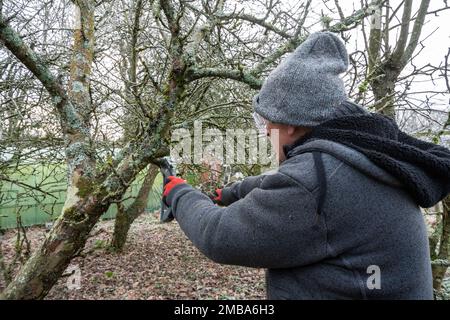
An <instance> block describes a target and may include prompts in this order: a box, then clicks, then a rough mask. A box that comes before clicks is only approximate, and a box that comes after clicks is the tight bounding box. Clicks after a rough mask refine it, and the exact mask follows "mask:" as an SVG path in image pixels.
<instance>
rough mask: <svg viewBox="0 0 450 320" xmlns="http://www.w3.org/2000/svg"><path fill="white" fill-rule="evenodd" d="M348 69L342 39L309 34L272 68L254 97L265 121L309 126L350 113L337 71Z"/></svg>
mask: <svg viewBox="0 0 450 320" xmlns="http://www.w3.org/2000/svg"><path fill="white" fill-rule="evenodd" d="M347 68H348V54H347V50H346V49H345V46H344V44H343V42H342V41H341V40H340V39H339V38H338V37H337V36H336V35H334V34H333V33H331V32H317V33H314V34H312V35H311V36H309V37H308V39H306V40H305V41H304V42H303V43H302V44H301V45H300V46H299V47H298V48H297V49H296V50H295V51H294V52H293V53H291V54H290V55H289V56H288V57H287V58H286V59H285V60H283V62H281V63H280V65H279V66H278V67H277V68H275V69H274V70H273V71H272V72H271V73H270V74H269V76H268V77H267V79H266V80H265V82H264V84H263V86H262V88H261V90H260V92H259V93H258V94H257V95H256V96H255V97H254V99H253V104H254V108H255V111H256V112H257V113H258V114H260V115H261V116H262V117H264V118H265V119H267V120H270V121H272V122H275V123H284V124H290V125H295V126H305V127H312V126H316V125H318V124H320V123H322V122H324V121H327V120H330V119H332V118H335V117H338V116H342V115H344V114H348V113H349V112H351V110H350V109H351V108H350V109H349V108H348V106H347V107H344V106H341V105H345V102H346V100H347V95H346V92H345V89H344V82H343V81H342V79H341V78H340V74H341V73H343V72H345V71H346V70H347Z"/></svg>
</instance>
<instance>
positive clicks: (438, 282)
mask: <svg viewBox="0 0 450 320" xmlns="http://www.w3.org/2000/svg"><path fill="white" fill-rule="evenodd" d="M443 207H444V211H443V213H442V235H441V239H440V246H439V253H438V255H437V259H439V260H449V259H450V250H449V249H450V217H449V210H450V196H448V197H447V198H445V199H444V201H443ZM447 269H448V267H447V266H440V265H433V267H432V270H433V287H434V289H435V290H436V291H440V290H441V287H442V280H443V279H444V276H445V273H446V272H447Z"/></svg>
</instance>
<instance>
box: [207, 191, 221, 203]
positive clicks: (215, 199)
mask: <svg viewBox="0 0 450 320" xmlns="http://www.w3.org/2000/svg"><path fill="white" fill-rule="evenodd" d="M209 198H210V199H211V200H212V201H213V202H214V203H217V204H218V205H221V206H222V205H223V203H222V189H216V191H214V193H213V194H211V195H209Z"/></svg>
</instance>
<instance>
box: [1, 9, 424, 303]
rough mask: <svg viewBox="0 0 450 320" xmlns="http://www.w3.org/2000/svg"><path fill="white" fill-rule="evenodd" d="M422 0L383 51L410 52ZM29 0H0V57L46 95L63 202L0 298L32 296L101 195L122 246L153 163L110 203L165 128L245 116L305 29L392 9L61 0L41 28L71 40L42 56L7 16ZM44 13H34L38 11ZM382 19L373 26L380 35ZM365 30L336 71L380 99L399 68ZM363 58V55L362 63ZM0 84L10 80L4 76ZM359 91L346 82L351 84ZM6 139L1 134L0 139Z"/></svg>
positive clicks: (75, 241)
mask: <svg viewBox="0 0 450 320" xmlns="http://www.w3.org/2000/svg"><path fill="white" fill-rule="evenodd" d="M422 2H423V4H422V6H423V7H424V8H425V11H421V12H422V13H421V15H417V17H416V18H414V19H412V15H411V14H410V18H411V19H409V18H408V19H406V20H405V23H404V24H401V25H399V26H398V27H399V28H400V29H402V26H403V25H405V24H406V21H408V23H409V20H412V21H414V22H411V23H413V24H414V26H416V24H417V27H414V29H413V33H412V35H409V33H408V34H407V35H406V43H405V44H402V43H403V40H401V39H404V37H403V38H399V39H400V40H401V42H400V43H398V45H397V46H396V48H399V49H395V51H394V52H396V53H398V54H396V56H401V57H402V58H401V59H400V60H399V61H400V62H401V63H405V61H406V63H408V61H410V60H411V59H412V58H413V57H414V53H413V52H414V51H415V50H414V49H415V47H416V46H417V42H418V40H419V39H420V23H419V22H420V21H422V24H423V18H421V17H422V14H423V12H425V14H426V13H427V12H428V11H427V8H428V4H427V2H428V3H429V1H422ZM31 3H32V4H34V5H35V6H36V8H38V9H37V10H38V11H40V10H41V9H42V8H45V6H43V5H42V3H41V2H38V1H35V2H33V1H31ZM408 3H409V2H408V1H405V2H404V3H402V4H401V5H400V6H405V7H406V6H407V4H408ZM46 4H52V5H56V4H59V5H61V4H63V7H67V5H68V4H69V3H68V2H67V1H63V0H60V1H57V0H54V1H48V2H46ZM64 4H66V6H64ZM324 4H325V5H329V1H324ZM422 6H421V8H422ZM31 7H32V6H31V4H30V1H23V2H22V1H1V2H0V8H1V11H0V13H1V14H0V40H1V42H2V43H3V44H4V46H5V48H7V49H8V50H2V51H1V54H5V53H8V52H10V53H11V55H10V54H8V55H7V57H6V59H7V60H8V61H9V62H8V64H6V63H5V64H2V65H0V67H2V68H3V65H12V64H14V65H15V66H16V68H19V70H21V73H23V74H24V76H26V77H28V79H27V81H25V83H27V84H29V83H30V82H31V80H33V79H38V80H39V84H36V83H35V87H36V88H40V89H41V91H42V101H44V102H45V101H47V104H46V106H48V107H49V108H52V109H51V110H42V111H41V110H40V113H41V114H43V115H45V117H47V120H48V122H49V123H48V125H45V126H44V128H45V129H44V131H47V132H49V133H51V136H52V137H53V136H54V137H55V139H57V140H55V141H59V144H58V145H59V146H61V148H63V149H64V151H65V161H66V164H67V168H68V189H67V198H66V202H65V205H64V209H63V210H62V212H61V215H60V217H59V218H58V220H57V221H56V222H55V224H54V226H53V228H52V230H51V231H50V232H49V234H48V236H47V239H46V240H45V241H44V242H43V243H42V245H41V246H40V247H39V248H37V249H36V251H35V252H34V253H33V254H32V256H31V257H30V259H29V260H28V261H27V262H26V263H25V265H24V266H23V267H22V269H21V270H20V271H19V272H18V274H17V276H16V277H15V278H14V279H12V281H11V283H10V284H9V286H8V287H7V288H6V289H5V291H4V292H3V296H2V297H3V298H7V299H30V298H43V297H45V295H46V294H47V293H48V291H49V290H50V289H51V287H52V286H53V285H54V283H55V282H56V281H57V280H58V278H59V277H60V276H61V274H62V273H63V272H64V270H65V269H66V267H67V266H68V264H69V262H70V260H71V259H72V257H74V256H75V255H76V254H77V253H78V252H79V251H80V250H82V249H83V247H84V244H85V242H86V239H87V237H88V236H89V232H90V231H91V230H92V228H93V227H94V225H95V224H96V222H97V221H98V219H99V218H100V216H101V215H102V214H103V213H105V212H106V211H107V209H108V208H109V206H110V205H111V204H113V203H115V204H118V206H119V208H120V210H119V216H118V219H117V221H116V229H117V233H116V237H115V239H116V240H113V243H114V242H115V243H116V244H117V246H118V247H121V246H123V243H124V241H125V239H126V233H127V230H128V229H129V226H130V224H131V223H132V221H133V219H134V217H135V214H136V213H137V212H139V211H141V210H142V203H143V201H145V197H147V196H148V187H149V185H150V184H151V182H150V181H151V180H153V179H154V173H155V170H154V169H155V168H154V167H150V169H148V171H147V178H148V179H146V180H147V183H144V184H143V185H142V188H141V191H140V192H139V195H138V197H137V198H136V201H135V202H134V204H133V205H131V206H130V207H128V208H125V207H124V206H123V204H122V201H123V199H124V194H125V192H126V191H127V189H128V188H129V186H130V184H131V183H132V182H133V181H134V180H135V179H136V177H137V176H138V174H139V173H141V172H142V171H143V170H145V169H146V168H149V165H150V164H151V163H152V162H153V161H155V160H156V159H157V158H159V157H161V156H164V155H167V154H168V146H169V145H170V140H169V137H170V131H171V130H172V129H174V128H188V129H189V128H191V127H192V126H193V121H194V120H197V119H201V120H203V121H204V123H205V124H206V125H208V126H211V127H216V128H222V129H223V128H228V127H230V126H231V127H240V126H242V127H245V126H248V123H249V117H250V113H251V97H252V95H253V94H254V93H255V90H257V89H258V88H260V86H261V84H262V80H263V79H264V77H265V76H266V75H267V73H268V71H269V70H271V69H272V68H273V67H274V66H275V65H276V64H277V63H278V62H279V61H280V59H281V58H282V57H283V56H284V55H285V54H287V53H289V52H291V51H292V50H294V49H295V48H296V47H297V46H298V45H299V44H300V43H301V42H302V41H303V40H304V39H305V38H306V36H307V35H308V34H309V32H311V31H312V30H314V29H315V30H330V31H332V32H337V33H340V34H341V35H342V36H343V38H344V39H347V40H348V38H349V34H351V33H352V32H357V30H358V29H357V28H358V27H360V26H362V28H363V29H364V26H365V25H364V22H365V20H366V18H367V17H370V16H371V15H373V14H375V21H373V25H374V26H375V27H374V28H372V30H376V26H378V25H379V24H378V20H376V19H378V16H377V15H379V13H380V8H386V10H388V9H389V10H390V12H391V14H390V17H393V16H394V15H396V13H395V9H394V10H393V9H392V8H391V7H390V5H389V2H388V1H373V2H372V3H370V4H366V3H362V4H361V6H360V8H358V9H355V10H353V11H352V12H351V13H349V14H347V13H346V12H344V10H343V9H342V8H341V7H340V5H339V2H338V1H334V6H333V8H330V12H331V13H330V14H331V15H335V16H336V18H334V17H329V16H328V15H327V14H325V13H323V12H321V13H317V12H316V11H317V10H316V8H315V7H314V3H313V1H311V0H305V1H302V2H298V3H297V2H295V3H291V4H286V3H282V2H281V1H264V2H262V1H256V0H251V1H225V0H216V1H203V0H195V1H184V0H180V1H174V0H142V1H141V0H109V1H108V0H106V1H89V0H74V1H72V6H71V8H72V10H68V12H67V13H66V12H62V11H61V12H60V16H59V19H63V18H65V19H67V18H68V17H69V14H70V15H71V16H72V17H73V20H74V23H75V24H74V26H73V27H67V26H60V27H59V31H61V29H64V28H66V29H68V30H66V31H64V32H66V33H65V35H66V38H65V39H61V38H55V39H50V40H48V41H49V42H52V43H54V44H55V45H56V47H58V46H57V44H61V45H62V44H64V41H68V40H67V39H71V41H72V42H73V43H72V48H71V49H68V50H65V51H64V50H63V51H62V53H61V54H60V55H56V56H52V52H51V51H43V50H41V48H40V47H38V48H36V47H35V45H34V44H33V43H32V42H29V41H27V39H28V37H27V35H26V34H25V33H24V31H28V32H32V30H28V29H27V27H26V26H27V25H28V23H29V22H30V21H31V20H32V19H31V18H30V19H29V21H26V19H24V20H23V21H22V20H21V19H19V18H20V17H22V16H23V13H22V12H24V10H25V9H29V8H31ZM247 8H249V9H247ZM30 10H31V9H30ZM42 10H44V9H42ZM252 11H253V12H256V13H255V14H253V13H252ZM393 11H394V12H393ZM405 11H406V13H407V10H404V12H405ZM394 13H395V14H394ZM405 15H406V14H405V13H404V16H405ZM48 16H49V17H48V19H47V20H46V21H50V20H49V19H50V17H51V15H48ZM389 19H392V18H389ZM417 21H419V22H417ZM52 26H53V24H52V23H47V25H45V26H44V27H43V29H45V30H47V32H44V33H42V32H40V33H39V34H38V35H37V36H36V38H37V39H38V40H39V39H44V35H46V36H47V37H50V36H51V35H52V34H53V33H52V32H50V29H51V28H53V27H52ZM386 28H387V30H389V28H391V27H386ZM405 28H406V27H403V30H405ZM364 30H365V29H364ZM380 30H382V29H381V28H380ZM417 31H418V32H417ZM388 33H389V32H384V33H383V32H382V31H380V32H379V34H381V35H382V36H381V38H382V39H383V34H384V35H385V36H384V37H386V35H387V34H388ZM417 33H418V34H417ZM402 34H403V32H402ZM69 36H70V37H69ZM372 36H373V39H371V40H370V41H367V50H365V52H370V59H367V56H366V55H365V52H356V53H352V55H351V56H352V58H353V66H354V67H355V69H356V71H355V70H353V71H351V72H350V73H349V77H348V78H349V87H350V88H353V89H356V88H361V89H363V88H364V86H365V85H366V84H368V85H370V86H371V88H372V89H373V96H374V98H373V101H372V104H373V105H374V106H375V108H376V109H377V110H379V111H381V112H385V111H386V110H390V109H389V106H392V105H394V106H395V104H396V103H397V101H396V100H395V99H394V100H392V97H393V96H395V94H394V92H395V84H397V83H398V81H401V80H403V79H399V77H400V78H401V71H402V70H403V68H401V70H397V69H395V72H391V71H392V70H391V69H389V68H390V64H389V63H388V62H385V61H388V60H386V59H388V58H389V57H388V55H386V54H385V52H384V51H382V48H384V46H382V45H378V44H377V43H375V40H376V39H378V38H379V35H377V32H376V31H372V32H371V34H370V35H369V39H370V38H372ZM377 37H378V38H377ZM408 39H409V42H408ZM391 41H392V42H393V43H396V42H395V41H397V40H394V39H392V40H391ZM402 47H403V49H401V48H402ZM376 48H378V51H377V50H375V49H376ZM411 50H412V52H410V51H411ZM400 53H401V54H400ZM52 57H53V60H52V59H51V58H52ZM364 59H366V60H367V61H370V63H369V62H367V63H364V61H363V60H364ZM396 59H397V58H396ZM18 61H20V62H21V63H22V64H23V65H24V66H25V68H23V67H21V66H20V65H19V64H18ZM389 61H391V60H389ZM395 61H397V60H395ZM403 67H405V66H403ZM28 71H30V72H31V73H32V75H33V76H32V77H31V75H30V73H29V72H28ZM385 73H389V79H388V80H389V81H391V80H392V85H393V87H392V85H389V86H386V88H385V89H383V86H384V83H380V81H379V79H380V78H381V77H382V76H385ZM395 73H397V75H396V77H394V75H395ZM13 75H14V74H13V73H11V79H12V81H15V80H16V77H15V76H13ZM352 76H353V78H352ZM2 79H3V71H2ZM377 81H378V82H377ZM5 85H6V86H7V89H8V90H10V89H11V86H14V85H15V84H14V82H13V83H11V84H9V85H8V84H5ZM44 88H45V90H43V89H44ZM383 90H384V91H383ZM25 91H26V90H25ZM362 91H364V90H360V92H358V94H359V95H360V96H361V97H362V96H364V94H363V92H362ZM27 97H29V96H28V95H25V96H24V98H27ZM30 100H32V101H31V102H28V101H25V100H24V101H23V102H21V103H20V108H23V109H27V110H28V111H27V113H29V114H32V112H33V110H35V109H36V108H37V105H36V99H34V100H33V99H30ZM14 101H16V102H17V101H18V100H14ZM361 102H366V98H365V97H362V98H361ZM386 102H389V103H388V104H385V103H386ZM30 109H33V110H30ZM391 109H392V108H391ZM11 110H12V113H13V114H14V110H19V109H18V108H12V107H9V108H8V111H9V112H10V111H11ZM391 114H393V113H391ZM49 119H50V120H49ZM30 122H33V121H30ZM9 123H12V122H8V124H9ZM55 123H57V124H58V125H55ZM11 125H12V126H13V127H14V125H13V124H11ZM52 125H53V126H52ZM13 131H14V130H13ZM16 141H17V139H16V138H14V139H12V140H11V143H12V144H16ZM47 141H51V140H47ZM100 149H105V150H106V151H107V152H106V154H104V153H101V152H100V151H99V150H100ZM0 172H1V171H0Z"/></svg>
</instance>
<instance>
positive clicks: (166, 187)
mask: <svg viewBox="0 0 450 320" xmlns="http://www.w3.org/2000/svg"><path fill="white" fill-rule="evenodd" d="M167 179H168V182H167V183H166V184H165V185H164V192H163V196H164V197H167V196H168V195H169V193H170V190H172V189H173V187H175V186H176V185H178V184H181V183H186V180H183V179H181V178H178V177H175V176H169V177H168V178H167Z"/></svg>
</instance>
